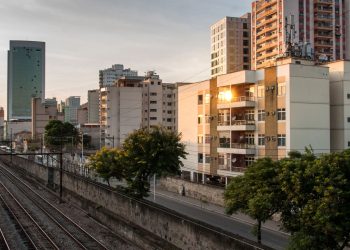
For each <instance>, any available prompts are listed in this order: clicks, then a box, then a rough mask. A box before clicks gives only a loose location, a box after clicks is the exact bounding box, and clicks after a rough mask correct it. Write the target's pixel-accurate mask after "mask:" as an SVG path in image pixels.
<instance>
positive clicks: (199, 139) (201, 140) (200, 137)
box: [197, 135, 203, 144]
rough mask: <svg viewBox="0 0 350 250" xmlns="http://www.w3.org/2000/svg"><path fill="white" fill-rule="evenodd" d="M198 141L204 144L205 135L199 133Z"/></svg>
mask: <svg viewBox="0 0 350 250" xmlns="http://www.w3.org/2000/svg"><path fill="white" fill-rule="evenodd" d="M197 141H198V144H203V136H202V135H199V136H198V137H197Z"/></svg>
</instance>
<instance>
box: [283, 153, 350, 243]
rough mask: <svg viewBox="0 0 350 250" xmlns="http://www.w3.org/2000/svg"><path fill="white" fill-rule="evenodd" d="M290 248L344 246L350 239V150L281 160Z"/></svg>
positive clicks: (284, 221)
mask: <svg viewBox="0 0 350 250" xmlns="http://www.w3.org/2000/svg"><path fill="white" fill-rule="evenodd" d="M279 164H280V166H281V168H280V169H281V172H280V177H279V178H280V181H281V188H282V190H283V191H284V193H285V194H286V196H287V199H286V201H285V204H284V207H283V210H282V222H283V225H284V227H285V228H286V229H288V230H289V231H290V232H291V233H292V238H291V244H290V249H344V248H345V247H346V246H348V245H349V240H350V221H349V218H350V151H349V150H347V151H344V152H342V153H333V154H326V155H322V156H321V157H319V158H316V157H315V156H314V155H313V153H312V152H311V151H307V152H306V153H305V154H303V155H301V156H300V157H299V158H293V159H284V160H282V161H280V163H279Z"/></svg>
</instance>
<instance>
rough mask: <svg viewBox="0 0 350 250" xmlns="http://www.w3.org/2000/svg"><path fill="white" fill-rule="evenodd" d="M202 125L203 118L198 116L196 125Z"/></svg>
mask: <svg viewBox="0 0 350 250" xmlns="http://www.w3.org/2000/svg"><path fill="white" fill-rule="evenodd" d="M202 123H203V116H202V115H199V116H198V124H202Z"/></svg>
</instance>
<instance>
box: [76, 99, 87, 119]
mask: <svg viewBox="0 0 350 250" xmlns="http://www.w3.org/2000/svg"><path fill="white" fill-rule="evenodd" d="M77 117H78V124H85V123H88V121H89V118H88V117H89V105H88V103H84V104H82V105H80V107H79V108H78V111H77Z"/></svg>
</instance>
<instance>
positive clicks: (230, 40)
mask: <svg viewBox="0 0 350 250" xmlns="http://www.w3.org/2000/svg"><path fill="white" fill-rule="evenodd" d="M210 30H211V76H212V77H215V76H218V75H222V74H228V73H233V72H236V71H240V70H244V69H250V68H251V67H250V66H251V62H250V54H251V46H250V42H251V37H250V36H251V14H250V13H247V14H245V15H244V16H242V17H225V18H223V19H221V20H220V21H218V22H216V23H215V24H213V25H212V26H211V28H210Z"/></svg>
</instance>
